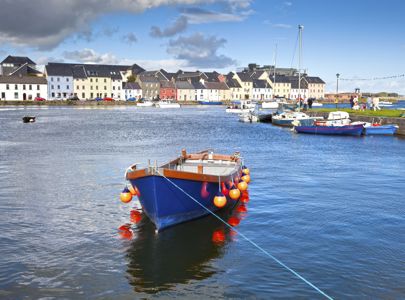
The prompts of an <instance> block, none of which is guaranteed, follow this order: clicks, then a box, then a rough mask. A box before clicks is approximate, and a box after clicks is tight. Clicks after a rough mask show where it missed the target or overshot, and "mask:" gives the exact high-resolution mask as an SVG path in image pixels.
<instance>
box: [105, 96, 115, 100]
mask: <svg viewBox="0 0 405 300" xmlns="http://www.w3.org/2000/svg"><path fill="white" fill-rule="evenodd" d="M104 101H114V99H113V98H110V97H105V98H104Z"/></svg>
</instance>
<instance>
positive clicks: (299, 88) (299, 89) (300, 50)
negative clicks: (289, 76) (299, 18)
mask: <svg viewBox="0 0 405 300" xmlns="http://www.w3.org/2000/svg"><path fill="white" fill-rule="evenodd" d="M303 29H304V26H303V25H298V38H299V49H298V51H299V53H298V100H300V98H301V60H302V30H303Z"/></svg>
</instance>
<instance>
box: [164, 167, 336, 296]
mask: <svg viewBox="0 0 405 300" xmlns="http://www.w3.org/2000/svg"><path fill="white" fill-rule="evenodd" d="M157 173H158V174H159V175H161V176H162V177H163V178H165V179H166V180H167V181H168V182H170V183H171V184H172V185H173V186H175V187H176V188H178V189H179V190H180V191H182V192H183V193H184V194H185V195H187V196H188V197H189V198H190V199H192V200H193V201H194V202H196V203H197V204H198V205H199V206H201V207H202V208H204V209H205V210H206V211H208V212H209V213H210V214H212V215H213V216H214V217H215V218H217V219H218V220H220V221H221V222H222V223H224V224H225V225H226V226H227V227H229V228H230V229H232V230H233V231H235V232H236V233H237V234H239V235H240V236H241V237H243V238H244V239H245V240H246V241H248V242H249V243H250V244H252V245H253V246H254V247H256V248H257V249H259V250H260V251H262V252H263V253H264V254H266V255H267V256H268V257H270V258H271V259H273V260H274V261H275V262H276V263H278V264H279V265H280V266H282V267H283V268H285V269H287V270H288V271H290V272H291V273H292V274H294V275H295V276H296V277H298V278H299V279H301V280H302V281H304V282H305V283H306V284H308V285H309V286H310V287H312V288H313V289H315V290H316V291H317V292H318V293H320V294H321V295H323V296H325V298H327V299H330V300H333V298H332V297H331V296H329V295H328V294H326V293H325V292H323V291H322V290H321V289H319V288H318V287H316V286H315V285H314V284H312V283H311V282H310V281H309V280H307V279H305V278H304V277H303V276H301V275H300V274H298V273H297V272H296V271H294V270H293V269H291V268H290V267H288V266H287V265H286V264H284V263H283V262H282V261H280V260H279V259H277V258H276V257H274V256H273V255H271V254H270V253H269V252H267V251H266V250H265V249H263V248H262V247H260V246H259V245H258V244H256V243H255V242H254V241H252V240H251V239H249V238H248V237H247V236H246V235H244V234H243V233H241V232H240V231H238V230H237V229H235V228H234V227H232V226H231V225H229V224H228V222H226V221H225V220H224V219H222V218H221V217H220V216H218V215H217V214H216V213H214V212H213V211H211V210H210V209H209V208H207V207H206V206H204V205H203V204H201V203H200V202H199V201H198V200H197V199H195V198H194V197H193V196H191V195H190V194H189V193H187V192H186V191H185V190H183V189H182V188H181V187H179V186H178V185H177V184H175V183H174V182H173V181H171V180H170V179H169V178H167V177H166V176H165V175H163V174H161V173H160V172H159V171H157Z"/></svg>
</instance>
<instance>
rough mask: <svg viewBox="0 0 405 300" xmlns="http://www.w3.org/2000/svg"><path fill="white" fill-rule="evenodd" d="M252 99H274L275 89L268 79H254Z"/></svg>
mask: <svg viewBox="0 0 405 300" xmlns="http://www.w3.org/2000/svg"><path fill="white" fill-rule="evenodd" d="M252 99H253V100H257V101H259V100H261V101H263V100H271V99H273V89H272V88H271V85H270V83H269V82H268V81H267V80H260V79H253V88H252Z"/></svg>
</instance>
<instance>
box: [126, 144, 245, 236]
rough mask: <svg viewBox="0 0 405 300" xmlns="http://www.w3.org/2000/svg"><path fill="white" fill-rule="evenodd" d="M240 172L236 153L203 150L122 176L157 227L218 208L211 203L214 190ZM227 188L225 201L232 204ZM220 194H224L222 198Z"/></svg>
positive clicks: (194, 217)
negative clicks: (128, 182) (226, 153)
mask: <svg viewBox="0 0 405 300" xmlns="http://www.w3.org/2000/svg"><path fill="white" fill-rule="evenodd" d="M241 174H242V162H241V158H240V157H239V153H235V154H234V155H223V154H214V153H213V152H210V151H203V152H199V153H196V154H187V153H186V151H185V150H183V151H182V155H181V156H180V157H178V158H176V159H174V160H172V161H170V162H168V163H166V164H163V165H161V166H159V167H157V166H148V167H147V168H144V169H137V168H136V165H132V166H131V167H129V168H128V169H127V172H126V179H127V180H129V181H130V183H131V185H132V187H133V188H134V189H135V190H136V191H137V195H138V198H139V201H140V203H141V205H142V208H143V211H144V212H145V214H146V215H147V216H148V217H149V218H150V220H151V221H152V222H153V223H154V224H155V226H156V228H157V230H162V229H164V228H166V227H169V226H173V225H176V224H179V223H183V222H186V221H190V220H193V219H196V218H199V217H202V216H205V215H207V214H209V213H210V212H214V211H216V210H218V209H219V208H220V207H221V206H218V205H217V204H214V200H215V198H216V195H217V193H218V191H222V192H223V194H224V195H225V192H224V190H225V189H229V186H228V187H226V184H225V183H233V182H237V181H238V180H239V178H240V177H241ZM231 192H232V190H231V191H229V195H228V196H226V195H225V196H226V197H227V199H225V203H226V202H227V203H228V205H232V204H235V203H236V201H235V200H230V198H229V196H232V198H234V197H233V196H234V195H233V194H231ZM225 196H224V197H225ZM224 205H225V204H224Z"/></svg>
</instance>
